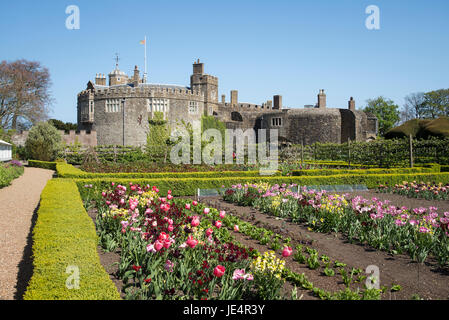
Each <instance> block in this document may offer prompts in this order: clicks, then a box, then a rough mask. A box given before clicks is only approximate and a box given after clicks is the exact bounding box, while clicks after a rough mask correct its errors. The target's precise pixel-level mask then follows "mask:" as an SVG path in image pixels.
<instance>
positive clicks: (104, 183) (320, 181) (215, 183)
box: [75, 173, 449, 196]
mask: <svg viewBox="0 0 449 320" xmlns="http://www.w3.org/2000/svg"><path fill="white" fill-rule="evenodd" d="M415 180H416V181H426V182H427V181H429V182H435V183H439V182H442V183H448V182H449V173H409V174H369V175H366V174H360V175H353V174H343V175H333V176H300V177H282V176H270V177H267V176H253V177H221V178H160V179H155V178H153V179H142V178H140V179H133V178H119V177H115V178H113V177H111V178H95V179H75V181H76V183H77V185H78V187H79V190H80V192H81V194H82V195H84V194H85V192H87V191H88V190H87V189H88V188H85V186H86V185H92V186H93V187H95V188H99V189H102V188H106V187H110V184H111V182H115V183H120V184H123V185H126V184H129V183H130V182H132V183H137V184H140V185H146V184H149V185H151V186H157V187H158V188H159V190H161V192H162V193H165V192H167V191H168V190H169V189H170V190H172V194H173V195H174V196H192V195H196V194H197V191H198V188H200V189H219V188H221V187H222V186H225V187H230V186H232V185H235V184H239V183H240V184H245V183H258V182H268V183H270V184H276V183H277V184H282V183H286V184H291V183H295V184H298V185H300V186H319V185H366V186H367V187H368V188H376V187H378V186H379V184H397V183H402V182H403V181H415Z"/></svg>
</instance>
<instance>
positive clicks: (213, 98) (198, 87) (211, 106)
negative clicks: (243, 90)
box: [190, 59, 218, 115]
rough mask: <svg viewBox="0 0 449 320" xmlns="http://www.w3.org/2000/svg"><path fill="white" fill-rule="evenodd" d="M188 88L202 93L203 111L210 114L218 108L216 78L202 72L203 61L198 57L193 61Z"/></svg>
mask: <svg viewBox="0 0 449 320" xmlns="http://www.w3.org/2000/svg"><path fill="white" fill-rule="evenodd" d="M190 88H191V89H192V90H193V91H200V92H201V93H202V94H204V113H205V114H207V115H212V114H213V112H214V111H216V110H217V109H218V78H217V77H214V76H211V75H208V74H204V63H201V62H200V59H198V60H197V61H195V62H194V63H193V74H192V75H191V76H190Z"/></svg>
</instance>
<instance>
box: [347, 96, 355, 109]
mask: <svg viewBox="0 0 449 320" xmlns="http://www.w3.org/2000/svg"><path fill="white" fill-rule="evenodd" d="M348 107H349V110H351V111H355V100H354V98H353V97H351V99H349V101H348Z"/></svg>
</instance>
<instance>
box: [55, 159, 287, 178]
mask: <svg viewBox="0 0 449 320" xmlns="http://www.w3.org/2000/svg"><path fill="white" fill-rule="evenodd" d="M56 169H57V172H58V177H60V178H82V179H95V178H118V179H163V178H220V177H254V176H258V175H259V171H209V172H155V173H139V172H134V173H133V172H130V173H126V172H118V173H115V172H114V173H93V172H85V171H82V170H80V169H78V168H75V167H74V166H72V165H70V164H67V163H58V164H57V165H56ZM274 175H275V176H280V175H281V173H280V172H279V171H276V173H275V174H274Z"/></svg>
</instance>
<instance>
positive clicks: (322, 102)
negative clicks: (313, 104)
mask: <svg viewBox="0 0 449 320" xmlns="http://www.w3.org/2000/svg"><path fill="white" fill-rule="evenodd" d="M318 108H326V94H325V93H324V89H321V90H320V93H319V94H318Z"/></svg>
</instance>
